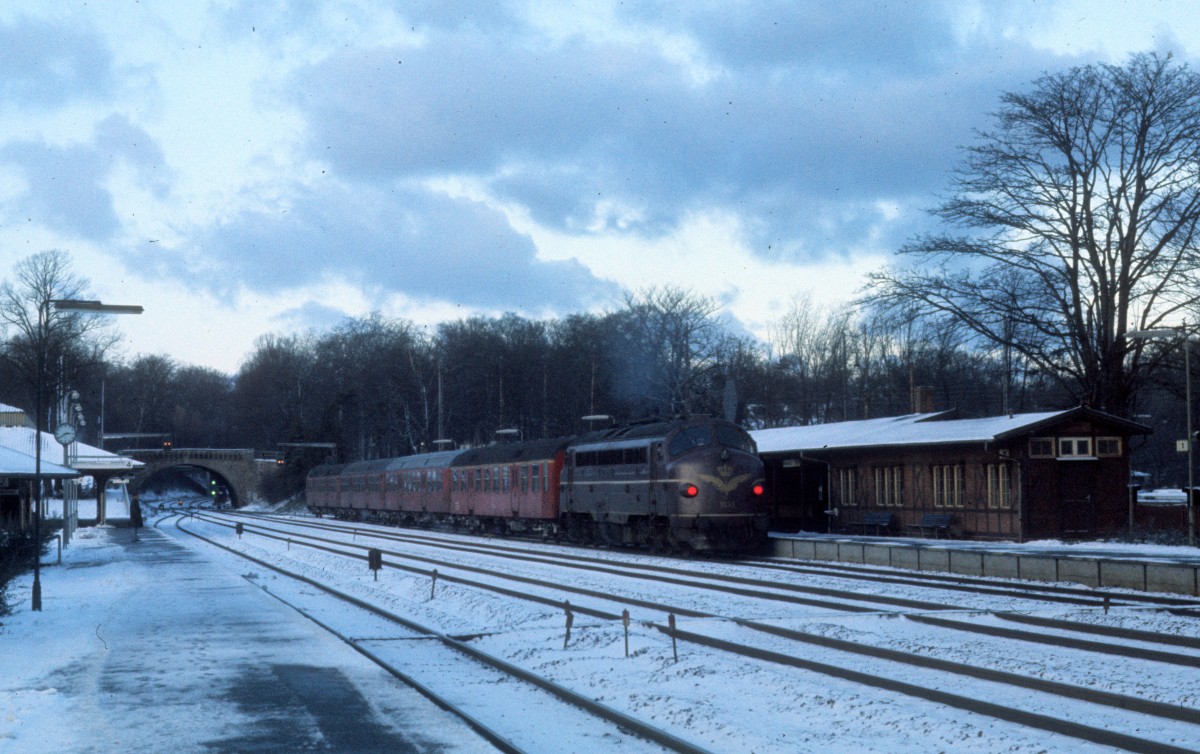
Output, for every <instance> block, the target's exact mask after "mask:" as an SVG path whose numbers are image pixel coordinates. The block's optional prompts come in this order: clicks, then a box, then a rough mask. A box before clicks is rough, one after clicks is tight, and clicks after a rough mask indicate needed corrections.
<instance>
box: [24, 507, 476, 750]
mask: <svg viewBox="0 0 1200 754" xmlns="http://www.w3.org/2000/svg"><path fill="white" fill-rule="evenodd" d="M44 562H47V563H50V564H51V565H43V567H42V571H41V581H42V611H41V612H32V611H31V610H30V602H31V592H30V589H31V585H32V581H33V579H32V575H26V576H24V577H22V578H21V579H18V580H17V581H16V582H14V583H13V584H11V585H10V587H9V590H8V603H9V605H10V606H11V607H12V608H13V612H12V614H10V615H8V616H4V617H0V752H5V754H24V753H26V752H29V753H31V754H37V753H40V752H73V753H76V754H86V753H89V752H96V753H97V754H99V753H101V752H103V753H104V754H107V753H108V752H118V751H119V752H164V751H171V752H211V753H213V754H234V753H235V752H236V753H238V754H240V753H242V752H319V751H331V752H363V753H364V754H366V753H368V752H398V753H403V752H439V753H441V752H444V753H446V754H458V753H460V752H487V751H493V749H492V748H491V747H490V746H489V745H488V744H487V743H486V742H484V741H483V740H482V739H480V738H478V737H477V736H476V735H475V734H474V733H473V732H471V731H470V730H469V729H467V728H466V726H465V725H464V724H463V723H462V722H461V721H459V720H458V719H457V718H455V717H453V716H451V715H450V714H448V713H446V712H444V711H443V710H441V709H439V708H437V707H436V706H435V705H433V704H432V703H431V702H429V701H428V700H426V699H425V698H424V697H422V696H420V695H419V694H417V693H416V692H415V691H412V690H411V689H409V688H407V687H405V686H403V685H401V684H400V683H399V682H398V681H397V680H395V679H394V678H393V677H392V676H390V675H388V674H387V673H385V672H384V671H383V670H381V669H379V668H377V667H376V666H374V665H372V664H371V663H369V662H368V661H367V660H366V659H365V658H363V657H362V656H361V655H359V654H358V653H357V652H355V651H354V650H353V649H351V648H350V647H348V646H346V645H345V644H343V643H342V642H340V641H338V640H336V639H334V638H332V637H330V636H329V635H328V634H326V633H324V632H323V631H321V630H320V629H319V628H317V627H316V626H315V625H314V624H312V623H311V622H309V621H308V620H306V619H305V618H303V617H302V616H300V615H299V614H297V613H296V612H294V611H293V610H291V609H290V608H288V607H286V606H285V605H283V604H281V603H280V602H278V601H276V600H275V599H273V598H271V597H270V596H268V595H266V594H264V593H263V592H262V590H260V589H259V588H257V587H256V586H254V584H253V583H252V579H248V578H244V575H246V574H244V573H239V572H237V571H236V570H234V568H235V566H232V565H231V564H230V563H229V562H228V561H226V560H221V559H219V558H218V557H216V556H215V555H210V554H208V553H206V552H204V551H203V550H202V549H200V548H198V547H196V546H193V545H190V544H185V543H183V542H181V541H180V540H177V539H175V538H173V537H172V536H171V535H170V534H168V533H167V532H164V531H158V530H156V529H153V528H144V529H141V530H140V532H138V536H137V541H135V540H134V530H133V529H129V528H110V527H101V528H85V529H80V530H78V532H77V533H76V537H75V538H74V539H73V540H72V543H71V545H70V547H68V548H66V549H65V550H64V551H63V564H62V565H61V566H58V565H53V563H54V562H55V551H54V547H53V545H52V546H51V549H50V552H49V553H48V554H47V555H46V556H45V558H44Z"/></svg>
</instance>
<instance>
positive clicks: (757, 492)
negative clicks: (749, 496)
mask: <svg viewBox="0 0 1200 754" xmlns="http://www.w3.org/2000/svg"><path fill="white" fill-rule="evenodd" d="M750 491H751V492H753V493H754V495H755V497H758V496H760V495H762V494H763V492H765V490H764V489H763V486H762V485H761V484H756V485H754V487H752V488H751V490H750Z"/></svg>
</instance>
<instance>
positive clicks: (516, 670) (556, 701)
mask: <svg viewBox="0 0 1200 754" xmlns="http://www.w3.org/2000/svg"><path fill="white" fill-rule="evenodd" d="M172 517H175V518H176V520H175V526H176V528H177V529H178V530H179V531H181V532H183V533H185V534H187V535H189V536H191V537H194V538H196V539H199V540H201V541H204V542H206V543H208V544H210V545H212V546H214V547H218V548H220V549H221V550H223V551H225V552H227V553H230V554H232V555H234V556H237V557H239V558H242V559H245V560H247V561H249V562H252V563H254V564H255V565H258V566H260V567H262V568H266V569H268V570H270V571H271V572H272V573H274V574H277V575H279V576H282V577H284V578H286V579H289V580H292V581H294V582H296V583H298V584H303V585H306V586H308V587H312V588H314V589H317V590H319V591H320V592H321V593H322V594H323V595H325V596H327V597H331V598H333V599H335V600H337V601H338V602H339V603H341V604H342V605H343V606H344V607H348V608H353V609H356V610H359V611H364V612H367V613H369V614H370V615H372V616H374V617H377V618H381V619H383V620H385V621H387V622H388V623H390V624H394V625H395V626H399V627H401V628H402V629H403V630H404V631H406V632H408V634H409V635H410V637H406V636H404V635H400V636H389V637H387V641H388V642H395V641H402V640H404V639H405V638H412V637H415V638H419V639H425V640H432V641H434V642H436V643H437V644H439V645H441V647H442V648H444V649H446V650H449V651H450V653H453V654H456V655H458V656H460V657H462V658H466V659H467V660H469V661H471V662H473V663H475V664H477V665H479V666H482V667H484V668H485V669H486V670H487V672H488V673H489V674H490V675H491V676H498V678H497V677H490V678H487V679H485V680H484V681H483V682H482V683H481V684H479V685H480V686H481V687H482V688H492V689H494V688H496V686H495V684H496V683H497V681H498V680H499V681H503V680H505V679H507V680H516V681H520V682H521V683H523V684H525V685H527V686H528V687H529V688H531V689H533V690H535V691H536V692H538V693H537V694H534V695H532V696H531V695H529V694H521V693H519V692H518V693H514V691H513V689H512V688H511V687H510V686H509V687H505V690H504V694H505V697H506V701H507V703H509V704H514V705H518V706H519V708H520V709H521V710H522V711H523V714H524V715H526V716H527V717H529V718H532V719H535V720H537V719H554V720H558V721H559V722H561V721H562V716H563V714H564V713H563V711H562V709H561V707H562V706H564V705H565V706H567V707H570V708H573V709H574V710H578V711H581V712H583V713H585V714H587V715H589V716H591V717H593V718H596V719H598V720H601V721H603V722H604V723H605V724H607V725H608V726H610V730H606V731H601V732H600V733H598V734H596V733H594V734H592V735H593V737H592V744H591V745H589V749H590V750H591V747H592V746H595V749H594V750H602V749H603V748H605V747H604V746H603V745H602V744H603V743H608V744H609V745H610V746H611V748H612V749H613V750H620V751H626V750H629V748H630V743H631V742H630V740H629V738H630V734H632V735H633V736H635V737H636V738H640V739H641V740H642V741H644V742H646V743H650V744H653V745H654V747H655V748H654V750H659V751H662V750H665V751H673V752H680V753H681V754H708V752H709V750H708V749H705V748H704V747H701V746H699V745H697V744H693V743H691V742H689V741H686V740H684V739H682V738H680V737H678V736H675V735H673V734H671V733H670V732H668V731H666V730H664V729H662V728H660V727H657V726H654V725H651V724H650V723H647V722H646V721H644V720H641V719H638V718H636V717H634V716H632V715H629V714H626V713H624V712H621V711H619V710H616V709H614V708H612V707H610V706H608V705H605V704H602V703H600V702H597V701H596V700H594V699H592V698H590V697H588V696H586V695H584V694H581V693H578V692H575V691H572V690H570V689H568V688H566V687H564V686H562V685H560V684H558V683H556V682H555V681H553V680H551V679H549V678H547V677H545V676H542V675H539V674H537V673H534V672H531V671H529V670H527V669H525V668H522V667H519V666H517V665H514V664H513V663H510V662H507V661H505V660H503V659H502V658H500V657H497V656H495V655H492V654H489V653H487V652H484V651H482V650H479V649H477V648H475V647H472V646H471V645H470V644H469V643H468V642H466V641H463V640H461V639H458V638H455V637H452V636H449V635H446V634H444V633H441V632H439V631H438V630H436V629H434V628H431V627H428V626H424V625H422V624H420V623H417V622H416V621H413V620H411V619H409V618H405V617H403V616H401V615H398V614H396V613H395V612H393V611H390V610H387V609H385V608H383V607H380V606H378V605H376V604H373V603H372V602H370V601H367V600H364V599H362V598H361V597H356V596H354V595H351V594H349V593H347V592H345V591H342V590H340V589H337V588H335V587H334V586H332V585H330V584H328V583H325V582H323V581H321V580H320V579H317V578H313V577H311V576H309V575H306V574H303V573H300V572H298V571H294V570H291V569H288V568H284V567H282V566H279V565H277V564H274V563H270V562H267V561H266V560H263V559H261V558H256V557H254V556H252V555H249V554H247V553H245V552H241V551H239V550H238V549H237V548H235V547H230V546H228V545H225V544H222V543H220V542H218V541H216V540H215V539H214V538H212V537H206V536H204V535H203V534H200V533H198V532H195V531H192V530H191V529H189V528H186V527H185V526H184V522H185V521H189V520H192V519H193V518H194V517H190V516H189V517H184V516H182V515H178V516H177V517H176V516H175V515H174V514H173V516H172ZM264 589H265V590H266V591H268V593H269V594H271V596H273V597H274V598H276V599H278V600H280V601H281V602H283V603H284V604H287V605H288V606H289V607H291V608H293V609H294V610H296V611H297V612H299V613H300V614H302V615H304V616H305V617H306V618H308V619H309V620H312V621H313V622H314V623H316V624H317V625H319V626H320V627H321V628H323V629H324V630H326V631H328V632H329V633H331V634H332V635H334V636H336V637H337V638H338V639H340V640H341V641H343V642H345V643H346V644H348V645H349V646H351V647H352V648H354V649H355V650H356V651H358V652H359V653H360V654H362V655H363V656H365V657H367V658H368V659H370V660H371V661H372V662H374V663H375V664H377V665H378V666H379V667H381V668H383V669H384V670H385V671H387V672H388V673H390V674H391V675H393V676H394V677H396V678H398V679H400V680H401V681H403V682H404V683H406V684H408V685H410V686H411V687H412V688H414V689H416V690H417V691H419V692H420V693H421V694H423V695H424V696H426V697H427V698H429V699H430V700H431V701H433V702H434V703H435V704H437V705H438V706H440V707H442V708H443V709H446V710H447V711H449V712H451V713H453V714H455V715H456V716H458V717H460V718H461V719H462V720H464V721H465V722H466V723H467V724H468V725H469V726H470V727H472V728H473V729H474V730H475V731H476V732H478V733H479V734H480V735H481V736H483V737H484V738H485V739H486V740H488V741H489V742H490V743H492V744H493V745H494V746H495V747H496V748H497V749H498V750H500V751H504V752H511V753H512V754H524V752H526V751H527V749H526V748H524V747H523V746H522V745H520V744H518V743H516V742H515V738H516V735H520V730H517V731H516V732H515V735H514V731H513V730H512V728H513V726H512V725H509V726H507V727H508V730H503V729H502V728H501V727H500V726H498V725H497V724H496V723H494V722H486V721H485V720H484V719H483V715H480V714H479V713H477V712H471V711H469V709H468V707H470V706H471V705H470V703H469V702H468V703H464V702H463V701H461V700H456V699H455V698H454V695H452V694H450V693H446V692H445V691H437V690H435V688H434V684H431V683H430V682H428V681H422V680H419V679H417V678H416V677H414V676H413V675H412V674H410V673H409V672H407V671H405V670H403V669H401V667H399V664H398V663H397V662H396V661H394V660H393V659H389V658H388V656H387V654H388V653H387V652H382V651H379V650H378V649H376V650H372V649H371V648H369V646H368V645H370V644H372V643H374V644H380V643H383V640H380V639H375V640H374V641H364V640H362V639H356V638H353V637H352V636H351V635H350V634H349V632H348V631H346V630H345V629H339V628H338V627H337V626H336V625H334V623H335V621H336V620H338V618H339V617H341V618H343V619H344V616H336V615H335V616H333V617H332V618H326V619H322V618H320V617H317V616H316V615H315V614H314V612H313V610H312V609H309V608H305V607H304V606H302V605H301V604H300V601H299V600H296V599H295V598H294V597H289V596H287V595H285V594H283V593H280V592H279V591H272V590H270V589H266V588H265V587H264ZM421 651H422V653H427V652H429V651H430V650H429V648H428V647H423V648H422V650H421ZM451 661H452V660H451V659H450V658H449V657H446V656H443V657H440V658H438V659H437V660H436V661H435V662H434V663H433V664H434V665H435V666H436V667H438V668H440V669H441V670H442V671H443V672H444V671H445V668H446V667H447V664H448V663H449V662H451ZM539 695H540V696H542V697H549V699H550V704H547V703H546V701H547V700H546V699H545V698H538V696H539ZM459 696H461V695H459ZM485 714H486V712H485ZM501 717H503V716H501ZM573 725H575V726H578V725H579V723H578V722H575V723H573ZM577 735H578V732H577ZM606 739H607V741H606Z"/></svg>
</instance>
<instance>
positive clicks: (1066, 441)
mask: <svg viewBox="0 0 1200 754" xmlns="http://www.w3.org/2000/svg"><path fill="white" fill-rule="evenodd" d="M1080 445H1082V446H1083V448H1084V450H1086V452H1084V453H1080V452H1077V451H1078V450H1079V447H1080ZM1068 448H1070V450H1071V452H1070V453H1068V452H1067V449H1068ZM1093 451H1095V447H1094V445H1093V438H1092V437H1091V436H1090V435H1072V436H1070V437H1060V438H1058V457H1059V459H1067V460H1070V459H1090V458H1095V457H1096V454H1095V453H1094V452H1093Z"/></svg>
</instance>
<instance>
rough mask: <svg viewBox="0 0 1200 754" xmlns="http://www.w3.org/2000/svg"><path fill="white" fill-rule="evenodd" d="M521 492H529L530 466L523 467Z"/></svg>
mask: <svg viewBox="0 0 1200 754" xmlns="http://www.w3.org/2000/svg"><path fill="white" fill-rule="evenodd" d="M521 492H529V467H528V466H522V467H521Z"/></svg>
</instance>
